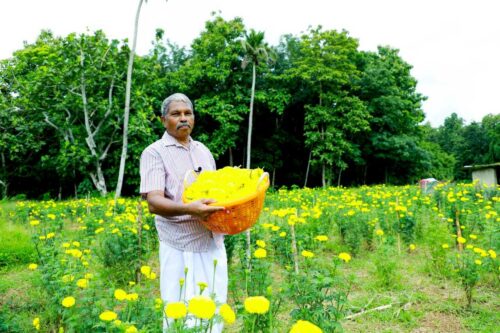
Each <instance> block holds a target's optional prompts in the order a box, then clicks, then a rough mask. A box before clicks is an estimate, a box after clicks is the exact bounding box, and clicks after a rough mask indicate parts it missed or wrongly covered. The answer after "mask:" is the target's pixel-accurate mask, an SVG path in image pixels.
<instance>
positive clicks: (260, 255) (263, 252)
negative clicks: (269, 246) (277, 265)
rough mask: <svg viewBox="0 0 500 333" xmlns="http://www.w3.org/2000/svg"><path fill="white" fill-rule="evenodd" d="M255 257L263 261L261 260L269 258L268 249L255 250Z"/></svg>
mask: <svg viewBox="0 0 500 333" xmlns="http://www.w3.org/2000/svg"><path fill="white" fill-rule="evenodd" d="M253 256H254V257H255V258H258V259H261V258H265V257H266V256H267V251H266V249H263V248H258V249H257V250H255V252H254V253H253Z"/></svg>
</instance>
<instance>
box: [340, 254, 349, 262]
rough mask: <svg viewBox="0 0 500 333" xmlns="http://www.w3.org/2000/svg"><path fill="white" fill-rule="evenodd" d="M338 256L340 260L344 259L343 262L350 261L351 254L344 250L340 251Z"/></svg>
mask: <svg viewBox="0 0 500 333" xmlns="http://www.w3.org/2000/svg"><path fill="white" fill-rule="evenodd" d="M339 258H340V259H341V260H344V262H349V261H351V255H350V254H349V253H346V252H341V253H339Z"/></svg>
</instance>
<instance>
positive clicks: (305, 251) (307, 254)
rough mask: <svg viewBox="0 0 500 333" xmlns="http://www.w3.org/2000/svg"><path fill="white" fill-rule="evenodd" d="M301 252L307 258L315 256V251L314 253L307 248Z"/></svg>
mask: <svg viewBox="0 0 500 333" xmlns="http://www.w3.org/2000/svg"><path fill="white" fill-rule="evenodd" d="M300 254H302V256H303V257H305V258H312V257H314V253H312V252H311V251H307V250H303V251H302V252H301V253H300Z"/></svg>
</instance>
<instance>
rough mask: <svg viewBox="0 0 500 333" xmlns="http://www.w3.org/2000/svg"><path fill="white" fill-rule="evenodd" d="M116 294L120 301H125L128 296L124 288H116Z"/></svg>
mask: <svg viewBox="0 0 500 333" xmlns="http://www.w3.org/2000/svg"><path fill="white" fill-rule="evenodd" d="M114 295H115V298H116V299H117V300H119V301H123V300H125V299H126V298H127V292H126V291H125V290H123V289H116V290H115V292H114Z"/></svg>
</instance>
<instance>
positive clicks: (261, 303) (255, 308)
mask: <svg viewBox="0 0 500 333" xmlns="http://www.w3.org/2000/svg"><path fill="white" fill-rule="evenodd" d="M269 305H270V303H269V300H268V299H267V298H265V297H264V296H253V297H248V298H247V299H246V300H245V310H246V311H247V312H249V313H257V314H264V313H266V312H267V311H269Z"/></svg>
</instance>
